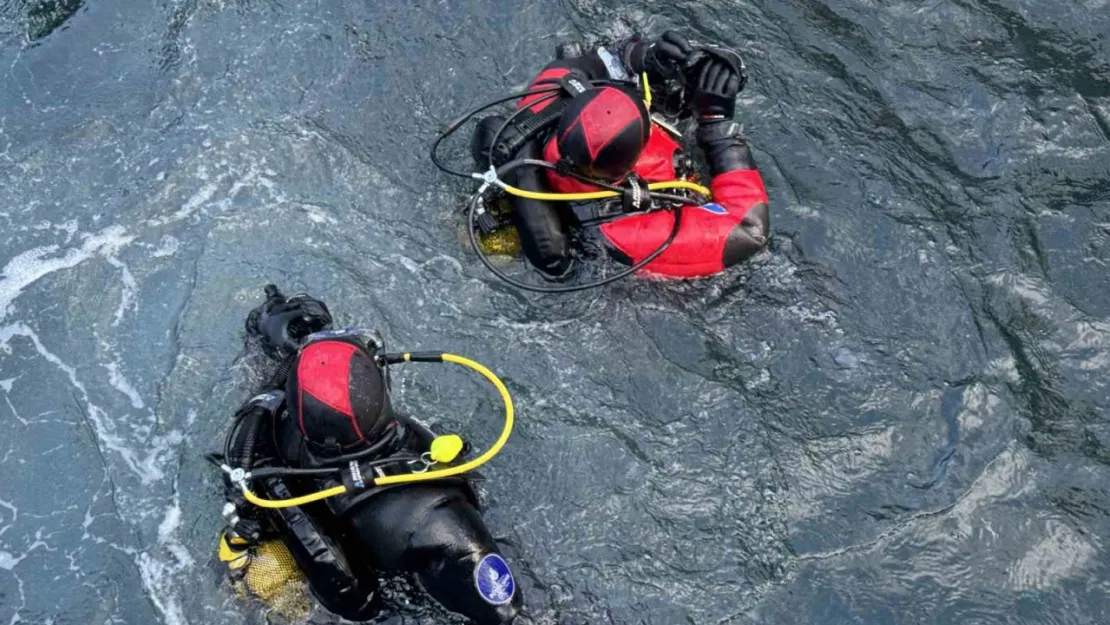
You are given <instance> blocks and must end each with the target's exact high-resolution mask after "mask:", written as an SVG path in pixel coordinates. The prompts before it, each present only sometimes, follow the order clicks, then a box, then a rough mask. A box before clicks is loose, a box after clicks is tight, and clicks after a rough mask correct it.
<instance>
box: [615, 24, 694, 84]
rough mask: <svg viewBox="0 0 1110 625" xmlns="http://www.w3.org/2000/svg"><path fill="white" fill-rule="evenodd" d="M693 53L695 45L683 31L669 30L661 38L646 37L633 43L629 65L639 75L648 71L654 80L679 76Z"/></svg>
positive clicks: (629, 55)
mask: <svg viewBox="0 0 1110 625" xmlns="http://www.w3.org/2000/svg"><path fill="white" fill-rule="evenodd" d="M693 53H694V48H693V46H691V45H690V42H689V41H688V40H687V39H686V37H685V36H683V35H682V33H680V32H678V31H677V30H668V31H667V32H665V33H663V36H662V37H660V38H659V39H645V40H643V41H640V42H638V43H636V44H635V45H633V46H632V48H631V49H630V51H629V54H628V67H629V69H631V70H632V71H633V73H635V74H636V75H637V76H638V75H640V73H641V72H647V75H648V79H649V80H652V81H662V80H668V79H671V78H678V77H680V76H681V75H682V68H683V66H684V65H685V63H686V60H687V58H689V56H690V55H691V54H693Z"/></svg>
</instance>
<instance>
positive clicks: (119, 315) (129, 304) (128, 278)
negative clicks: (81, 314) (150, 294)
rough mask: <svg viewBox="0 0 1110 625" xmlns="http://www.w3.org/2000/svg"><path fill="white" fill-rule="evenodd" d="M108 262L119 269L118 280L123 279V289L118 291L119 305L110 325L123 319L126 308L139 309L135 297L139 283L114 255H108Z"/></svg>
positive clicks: (116, 324) (116, 323) (117, 323)
mask: <svg viewBox="0 0 1110 625" xmlns="http://www.w3.org/2000/svg"><path fill="white" fill-rule="evenodd" d="M108 264H109V265H111V266H113V267H115V268H117V269H119V270H120V280H122V281H123V290H122V291H121V293H120V300H119V307H118V308H116V315H115V317H114V318H113V319H112V325H113V326H118V325H119V322H120V321H122V320H123V314H124V313H125V312H127V310H128V309H129V308H130V309H133V310H138V309H139V303H138V300H137V299H136V298H135V293H136V292H137V291H138V290H139V285H138V284H137V283H136V282H135V276H133V275H131V269H130V268H129V267H128V266H127V265H126V264H124V262H123V261H121V260H119V259H118V258H116V257H114V256H109V257H108Z"/></svg>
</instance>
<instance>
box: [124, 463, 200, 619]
mask: <svg viewBox="0 0 1110 625" xmlns="http://www.w3.org/2000/svg"><path fill="white" fill-rule="evenodd" d="M180 529H181V498H180V495H179V493H178V490H177V482H176V480H175V481H174V485H173V503H171V504H170V506H169V507H167V508H166V510H165V512H164V513H163V516H162V522H161V523H160V524H159V525H158V542H157V543H156V545H155V547H160V548H163V549H165V550H166V551H168V552H169V553H170V554H171V555H172V556H173V558H172V559H160V558H157V557H155V556H154V555H152V553H151V552H152V551H153V549H151V550H149V551H144V552H143V553H140V554H139V556H138V558H136V563H137V564H138V567H139V574H140V577H141V579H142V582H143V586H144V587H145V588H146V591H147V596H148V597H150V599H151V601H152V602H153V603H154V606H155V607H156V608H157V609H158V611H159V612H161V613H162V616H163V617H165V620H166V623H167V624H168V625H185V624H186V623H188V621H187V620H186V619H185V616H184V614H183V612H182V610H181V606H180V605H179V604H178V602H177V598H176V596H175V594H174V590H175V589H176V586H177V583H178V580H179V579H181V577H182V576H183V575H185V574H186V571H187V570H188V569H190V568H192V566H193V564H194V562H195V561H194V560H193V557H192V555H191V554H190V553H189V550H188V549H186V548H185V545H184V544H182V543H181V541H180V540H178V538H177V532H178V530H180Z"/></svg>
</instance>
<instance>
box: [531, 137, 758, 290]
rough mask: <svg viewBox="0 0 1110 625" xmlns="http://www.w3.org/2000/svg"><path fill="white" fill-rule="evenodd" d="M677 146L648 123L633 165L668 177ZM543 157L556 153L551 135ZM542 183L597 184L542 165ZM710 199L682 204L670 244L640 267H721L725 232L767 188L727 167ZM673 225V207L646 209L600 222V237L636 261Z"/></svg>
mask: <svg viewBox="0 0 1110 625" xmlns="http://www.w3.org/2000/svg"><path fill="white" fill-rule="evenodd" d="M679 150H681V146H680V145H679V144H678V143H677V142H675V140H674V139H672V138H671V136H670V134H668V133H667V131H665V130H663V129H662V128H660V127H659V126H656V125H652V128H651V136H650V138H649V139H648V143H647V145H646V146H645V148H644V151H643V153H642V154H641V155H640V160H638V161H637V162H636V165H635V166H634V167H633V171H635V172H636V173H637V174H639V175H640V177H641V178H643V179H644V180H647V181H648V182H662V181H666V180H674V178H675V170H674V156H675V153H676V152H678V151H679ZM544 158H545V160H547V161H549V162H552V163H554V162H556V161H558V159H559V149H558V147H557V146H556V144H555V141H554V139H552V140H550V141H548V143H547V145H546V146H545V147H544ZM547 180H548V184H550V185H551V189H552V190H553V191H556V192H559V193H578V192H583V191H596V190H597V188H596V187H593V186H591V185H588V184H585V183H582V182H579V181H578V180H575V179H573V178H567V177H565V176H560V175H559V174H557V173H555V172H554V171H551V170H548V171H547ZM710 186H711V190H712V191H713V198H714V201H713V202H712V203H710V204H708V205H706V206H685V207H683V209H682V225H681V227H680V228H679V231H678V235H676V236H675V239H674V241H673V242H672V243H671V245H670V246H669V247H668V248H667V249H666V251H664V252H663V253H662V254H660V255H659V257H658V258H656V259H655V260H653V261H651V262H650V263H648V264H647V265H646V266H645V267H644V269H643V271H645V272H646V273H651V274H655V275H659V276H665V277H672V278H697V277H703V276H708V275H712V274H714V273H718V272H721V271H723V270H724V269H725V264H724V255H725V254H724V252H725V244H726V243H727V241H728V235H729V233H730V232H732V231H733V230H734V229H735V228H737V227H739V226H740V222H741V221H742V220H743V219H744V216H745V215H746V214H747V213H748V211H749V210H750V209H751V207H752V206H754V205H755V204H757V203H759V202H766V201H767V193H766V191H765V190H764V187H763V180H762V178H761V176H760V175H759V172H757V171H754V170H740V171H731V172H727V173H724V174H721V175H719V176H717V177H716V178H714V179H713V181H712V183H711V184H710ZM673 227H674V212H672V211H659V212H655V213H648V214H646V215H630V216H628V217H622V218H620V219H617V220H614V221H611V222H608V223H605V224H602V225H601V233H602V235H603V236H604V237H605V239H606V240H607V241H608V242H609V243H610V244H611V245H612V246H613V247H615V248H616V249H618V250H620V251H621V252H622V253H623V254H624V255H626V256H628V257H629V258H630V259H631V260H632V262H633V263H635V262H639V261H640V260H642V259H644V258H646V257H647V256H648V255H649V254H651V253H652V252H654V251H655V250H656V249H658V248H659V246H660V245H662V243H663V242H664V241H666V240H667V237H668V236H670V234H671V229H672V228H673Z"/></svg>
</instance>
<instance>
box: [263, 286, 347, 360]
mask: <svg viewBox="0 0 1110 625" xmlns="http://www.w3.org/2000/svg"><path fill="white" fill-rule="evenodd" d="M246 325H247V334H250V335H253V336H258V337H260V338H261V339H262V348H263V350H265V351H266V353H267V354H268V355H270V357H272V358H288V357H289V356H292V355H293V354H295V353H297V349H298V348H299V347H300V345H301V341H302V340H303V339H304V338H305V337H306V336H308V335H309V334H312V333H314V332H319V331H321V330H327V329H329V328H331V313H330V312H328V306H327V304H325V303H324V302H322V301H320V300H318V299H316V298H314V297H309V296H308V295H295V296H293V297H286V296H285V295H283V294H282V293H281V291H280V290H279V289H278V288H277V287H276V286H274V285H272V284H269V285H267V286H266V302H265V303H263V304H260V305H259V306H258V307H257V308H255V309H254V310H252V311H251V313H250V315H248V316H247V324H246Z"/></svg>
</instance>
